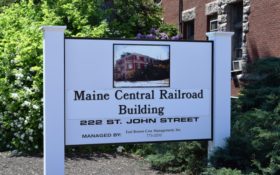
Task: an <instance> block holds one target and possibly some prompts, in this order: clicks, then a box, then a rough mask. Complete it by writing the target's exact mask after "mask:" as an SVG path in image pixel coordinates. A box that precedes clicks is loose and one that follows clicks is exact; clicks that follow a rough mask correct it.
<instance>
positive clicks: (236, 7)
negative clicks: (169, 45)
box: [159, 0, 280, 94]
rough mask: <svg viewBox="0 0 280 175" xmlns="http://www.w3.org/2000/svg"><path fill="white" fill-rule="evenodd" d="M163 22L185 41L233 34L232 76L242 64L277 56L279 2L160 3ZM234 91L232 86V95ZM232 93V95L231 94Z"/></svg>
mask: <svg viewBox="0 0 280 175" xmlns="http://www.w3.org/2000/svg"><path fill="white" fill-rule="evenodd" d="M159 3H160V4H161V5H162V7H163V11H164V19H163V20H164V21H165V22H167V23H169V24H174V25H176V26H177V27H178V29H179V30H180V31H181V33H182V34H183V36H184V38H185V39H188V40H193V39H195V40H206V39H207V38H206V35H205V33H206V32H209V31H232V32H234V33H235V35H234V36H233V48H232V75H233V76H232V77H233V80H234V81H233V82H234V84H235V87H238V80H237V77H238V75H240V74H242V68H244V65H245V63H247V62H251V61H254V60H255V59H258V58H263V57H268V56H276V57H280V44H278V43H280V1H279V0H161V1H160V2H159ZM235 90H236V89H235V88H234V87H233V92H234V91H235ZM233 94H234V93H233Z"/></svg>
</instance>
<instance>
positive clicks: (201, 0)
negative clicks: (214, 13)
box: [183, 0, 213, 40]
mask: <svg viewBox="0 0 280 175" xmlns="http://www.w3.org/2000/svg"><path fill="white" fill-rule="evenodd" d="M212 1H213V0H195V1H191V0H184V6H183V7H184V8H183V9H184V10H187V9H191V8H193V7H196V9H195V12H196V17H195V20H194V30H195V32H194V39H195V40H205V39H206V35H205V33H206V32H207V16H206V15H205V4H207V3H209V2H212Z"/></svg>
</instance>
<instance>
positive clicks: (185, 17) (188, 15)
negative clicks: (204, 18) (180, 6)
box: [182, 7, 196, 22]
mask: <svg viewBox="0 0 280 175" xmlns="http://www.w3.org/2000/svg"><path fill="white" fill-rule="evenodd" d="M195 9H196V8H195V7H194V8H191V9H188V10H185V11H183V12H182V21H184V22H187V21H192V20H194V19H195V17H196V12H195Z"/></svg>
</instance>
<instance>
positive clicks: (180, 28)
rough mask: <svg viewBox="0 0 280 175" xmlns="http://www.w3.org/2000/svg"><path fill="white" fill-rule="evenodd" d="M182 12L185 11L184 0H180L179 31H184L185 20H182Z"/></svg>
mask: <svg viewBox="0 0 280 175" xmlns="http://www.w3.org/2000/svg"><path fill="white" fill-rule="evenodd" d="M182 12H183V0H179V15H178V16H179V32H180V34H182V33H183V21H182Z"/></svg>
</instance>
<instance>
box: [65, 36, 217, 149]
mask: <svg viewBox="0 0 280 175" xmlns="http://www.w3.org/2000/svg"><path fill="white" fill-rule="evenodd" d="M105 43H106V44H105ZM100 45H102V47H101V46H100ZM123 45H124V46H125V47H130V46H131V47H137V46H140V47H142V49H143V47H144V46H147V47H154V46H161V47H165V46H166V47H167V46H168V47H169V59H170V67H171V68H170V69H171V70H170V72H169V77H170V81H171V82H172V86H173V85H175V87H176V86H177V87H178V83H179V84H182V83H183V82H186V80H187V79H188V82H187V83H185V84H190V85H184V83H183V86H187V87H188V86H190V87H197V86H200V85H197V84H201V85H203V84H204V85H203V86H207V87H208V88H209V89H207V90H209V91H210V92H208V94H209V97H207V98H209V99H208V100H209V101H207V104H206V106H207V105H209V108H210V111H209V116H210V123H209V124H207V125H206V124H203V125H202V124H200V123H201V121H203V120H205V118H203V117H201V116H200V115H198V114H190V113H189V112H187V113H184V112H183V111H184V109H179V110H178V109H177V108H176V105H174V106H173V103H174V102H176V103H178V102H177V101H182V100H175V101H174V100H173V101H172V102H170V100H169V101H168V100H166V102H165V103H167V104H166V105H164V106H165V108H168V107H170V108H172V107H171V106H173V108H174V107H175V108H176V109H175V108H174V111H173V112H172V113H170V112H169V116H168V115H165V116H162V117H171V116H176V115H177V116H178V115H190V116H192V115H194V116H196V117H197V118H196V119H195V120H198V121H196V122H195V121H193V122H192V125H195V126H192V125H191V126H190V128H196V129H191V130H190V129H187V128H188V124H187V123H186V125H184V126H179V125H180V124H178V123H172V125H174V126H168V125H166V123H164V124H161V123H159V121H157V123H155V124H154V126H149V127H147V126H146V127H145V128H146V129H144V131H147V130H150V131H151V130H154V129H160V128H166V127H170V128H168V129H170V130H172V129H173V128H175V126H177V125H178V126H177V127H178V130H182V131H172V132H173V133H165V134H162V135H163V136H161V137H154V136H153V138H152V137H149V138H148V137H146V138H145V139H144V138H143V139H142V140H140V137H145V136H144V135H148V134H150V135H151V134H154V133H155V134H154V135H158V133H156V132H152V133H146V132H145V133H143V134H126V132H125V131H123V132H118V131H119V130H122V129H123V128H127V131H128V130H132V128H131V127H129V125H125V124H124V123H125V122H124V123H123V124H122V127H120V128H116V127H117V126H114V125H110V126H108V127H107V128H108V129H105V130H103V133H106V132H105V131H107V130H110V133H108V134H110V135H111V136H110V138H109V139H110V141H107V140H108V139H107V138H104V139H103V138H97V139H94V138H93V139H91V140H93V141H89V140H90V139H86V138H83V139H82V138H80V137H81V135H84V134H83V133H102V127H103V128H105V127H106V126H100V125H99V126H98V125H95V127H93V126H91V128H94V129H95V130H96V131H95V132H92V131H91V132H89V130H90V129H89V128H90V127H89V126H77V125H78V121H77V119H78V118H77V117H74V116H73V115H74V114H72V113H75V110H73V109H74V108H78V109H77V110H76V111H79V114H76V116H94V115H102V114H101V112H102V110H104V109H111V107H112V105H111V106H109V107H107V108H106V104H104V103H103V105H102V106H100V107H99V108H98V107H95V109H100V112H96V111H93V112H90V113H85V112H83V113H82V112H80V111H91V109H92V108H94V103H92V104H91V105H89V104H88V108H84V106H85V105H84V104H85V103H86V102H85V101H83V102H81V103H83V104H80V105H79V106H78V104H77V102H76V101H75V102H74V101H73V100H72V99H73V95H71V97H70V98H69V97H68V96H70V95H69V94H67V93H68V91H69V89H67V88H69V87H68V86H70V87H72V86H76V87H75V88H74V89H76V88H77V87H78V88H82V89H83V90H85V87H87V86H88V85H87V84H88V83H85V85H80V84H83V83H84V81H85V80H84V81H80V79H83V78H84V77H87V78H86V79H89V78H88V77H89V75H93V77H91V78H93V79H96V78H94V75H99V74H102V80H103V81H104V79H105V81H106V80H107V79H109V80H110V79H111V78H112V77H110V76H109V75H107V74H106V72H110V69H111V68H112V69H113V65H114V63H113V65H110V63H111V62H110V57H111V54H110V53H108V54H106V53H104V54H105V56H103V55H102V56H103V57H102V59H101V60H98V62H97V60H95V59H93V58H94V57H93V56H92V55H94V54H97V53H96V50H98V51H99V50H108V52H110V51H109V50H110V49H112V48H111V47H113V50H112V52H113V57H114V54H115V52H114V49H115V46H123ZM171 47H172V48H173V50H172V49H171ZM177 47H179V48H182V49H184V48H188V49H187V52H185V51H186V49H185V50H184V51H183V50H182V49H177ZM85 48H86V49H85ZM89 48H97V49H95V50H92V49H91V50H88V49H89ZM145 49H146V48H145ZM147 49H149V48H147ZM170 49H171V50H170ZM67 50H68V51H67ZM201 50H205V51H207V52H206V53H209V54H210V55H208V54H206V53H204V52H201ZM175 51H176V55H175ZM170 52H171V54H170ZM101 53H102V52H101ZM194 54H196V56H194ZM86 55H87V56H86ZM106 55H107V56H106ZM170 56H171V57H170ZM172 56H173V57H175V58H176V59H177V62H175V60H176V59H175V58H172ZM84 57H85V58H84ZM108 57H109V58H108ZM177 57H179V58H177ZM205 57H207V59H209V60H206V58H205ZM103 58H104V59H106V61H104V59H103ZM185 58H188V59H185ZM173 59H175V60H173ZM72 60H75V61H72ZM108 60H109V61H108ZM90 61H92V64H91V63H90ZM178 61H179V63H178ZM213 61H214V60H213V41H173V40H163V41H155V40H144V41H143V40H137V39H94V38H72V37H71V38H70V37H67V38H65V62H66V63H65V72H66V73H65V77H66V78H65V81H69V82H70V83H69V82H66V83H65V84H66V87H65V88H66V89H65V93H66V94H65V96H66V106H65V108H66V109H65V111H66V114H65V115H69V116H72V118H73V119H74V120H69V119H68V117H66V116H65V125H66V126H65V128H66V130H65V133H66V145H84V144H87V145H91V144H116V143H153V142H167V141H191V140H206V141H209V140H212V138H213V76H214V75H213V71H214V70H213V65H214V62H213ZM103 62H105V63H103ZM188 62H191V63H192V64H190V65H187V66H185V67H184V70H182V69H180V70H178V71H177V70H175V69H179V67H177V66H179V65H185V64H188ZM85 63H87V64H86V65H85ZM175 63H176V67H175V66H172V64H175ZM184 63H185V64H184ZM79 64H80V65H83V69H81V68H80V67H81V66H77V65H79ZM94 64H95V65H101V66H100V67H102V70H103V69H106V71H103V72H102V70H99V67H97V66H95V67H90V66H88V65H94ZM208 64H209V65H208ZM193 65H196V66H193ZM67 67H69V68H68V69H69V70H68V69H67ZM197 67H203V68H202V70H199V71H198V70H197ZM84 69H86V70H85V73H81V71H82V72H83V70H84ZM92 69H93V70H92ZM95 69H96V71H95ZM108 69H109V70H108ZM172 69H173V70H172ZM189 69H192V72H191V71H190V70H189ZM89 70H90V71H89ZM185 70H187V71H185ZM182 71H183V72H182ZM184 71H185V72H184ZM208 71H209V72H208ZM72 72H74V73H72ZM175 72H177V74H175ZM68 74H69V75H68ZM78 74H79V75H78ZM109 74H110V73H109ZM173 74H174V75H173ZM179 74H180V75H179ZM181 74H184V80H183V79H182V78H177V76H180V77H182V76H181ZM193 74H196V75H197V77H199V78H197V77H193ZM201 74H202V75H201ZM71 77H74V80H73V78H71ZM75 77H79V81H78V78H75ZM82 77H83V78H82ZM104 77H105V78H104ZM108 77H109V78H108ZM205 77H207V78H205ZM176 78H177V81H183V82H176ZM203 78H204V80H201V79H203ZM208 78H209V80H208ZM196 79H199V80H196ZM174 81H175V82H176V83H175V82H174ZM204 81H205V82H207V83H209V84H207V83H204ZM86 82H88V80H86ZM68 84H70V85H68ZM71 84H73V85H71ZM77 84H78V85H77ZM100 84H102V82H101V78H99V80H98V81H97V82H96V84H91V86H89V87H88V88H94V87H99V88H100V86H101V88H102V89H108V88H110V87H111V85H110V83H108V82H107V83H106V85H107V86H105V87H104V86H102V85H100ZM108 84H109V85H108ZM205 84H207V85H205ZM170 87H171V83H170V82H169V84H168V86H166V87H163V86H152V87H149V86H147V85H144V86H133V87H128V86H121V87H115V84H114V82H113V85H112V87H111V88H113V89H112V90H116V89H122V90H123V91H125V89H133V90H132V91H136V90H137V91H141V89H146V88H147V89H148V88H149V89H154V91H155V92H157V90H159V88H164V89H166V88H167V89H170ZM70 89H71V90H72V89H73V88H70ZM102 89H101V90H102ZM91 90H96V89H91ZM99 90H100V89H99ZM173 90H174V89H173ZM170 91H171V90H170ZM201 91H202V90H201ZM88 92H90V90H89V91H88ZM155 92H154V93H155ZM71 93H72V92H71ZM110 96H111V97H112V96H113V95H112V94H110ZM204 96H208V95H207V93H206V95H204ZM203 100H204V99H203ZM110 101H113V102H112V103H113V104H114V106H116V105H117V103H118V101H116V100H115V101H114V100H113V99H110ZM189 101H190V100H189ZM192 101H193V102H192V103H194V104H197V105H194V106H192V107H191V106H190V105H191V102H188V100H187V101H184V102H181V103H178V105H180V104H181V105H183V106H186V105H187V106H188V108H191V110H190V111H194V110H195V109H194V108H196V107H195V106H199V110H197V111H198V112H199V114H202V113H205V112H202V111H203V110H205V109H204V108H205V107H204V108H203V107H202V106H205V105H204V104H202V103H196V100H192ZM204 101H206V99H205V100H204ZM169 102H170V103H169ZM96 103H98V101H96ZM138 103H140V102H137V104H138ZM150 103H152V102H150ZM157 103H163V102H162V101H156V99H153V104H154V105H155V104H157ZM208 103H209V104H208ZM69 104H71V106H70V105H69ZM75 104H76V105H75ZM122 104H126V102H124V101H123V102H122ZM135 104H136V102H135ZM76 106H78V107H76ZM67 108H68V109H67ZM185 109H187V108H185ZM69 111H70V112H69ZM73 111H74V112H73ZM106 111H108V110H105V112H106ZM176 111H177V113H178V114H176ZM76 113H77V112H76ZM110 115H113V116H114V117H115V116H116V113H114V114H111V113H110V112H108V114H107V113H106V114H103V116H110ZM131 116H132V115H131ZM142 116H143V115H141V116H140V117H142ZM114 117H113V118H114ZM118 117H119V118H122V119H120V120H123V117H124V116H118ZM134 117H135V118H137V116H134ZM138 117H139V116H138ZM144 117H145V116H144ZM150 117H153V118H154V116H150ZM116 118H117V117H116ZM131 118H133V117H131ZM188 118H194V117H188ZM207 118H208V117H207ZM70 119H71V117H70ZM81 119H82V118H81ZM93 119H94V118H90V121H93ZM159 119H161V118H159ZM159 119H158V120H159ZM71 121H72V122H71ZM84 121H86V120H84ZM99 121H100V120H99ZM204 122H205V121H203V123H204ZM67 123H69V124H67ZM75 123H76V125H75ZM103 123H105V122H104V121H103ZM188 123H190V122H188ZM67 125H69V126H67ZM102 125H104V124H102ZM156 125H161V127H156ZM196 125H197V126H196ZM205 125H206V126H205ZM134 126H135V127H141V125H139V124H137V125H135V124H134ZM142 126H143V125H142ZM69 127H70V129H69ZM85 127H87V128H86V129H84V128H85ZM207 127H209V128H210V131H207V133H208V135H209V136H203V135H202V133H203V132H202V130H207V129H206V128H207ZM115 128H116V129H115ZM129 128H130V129H129ZM174 130H175V129H174ZM175 132H176V133H175ZM115 133H117V134H121V135H122V136H121V137H123V139H119V138H118V137H114V136H113V135H114V134H115ZM183 133H186V134H187V135H186V136H184V137H182V136H181V135H183ZM189 133H192V134H191V136H189ZM123 135H124V136H123ZM165 135H169V136H165ZM192 135H193V136H192ZM199 135H201V136H199ZM129 136H130V138H129ZM179 136H181V137H179ZM177 137H178V138H177ZM124 140H125V141H124Z"/></svg>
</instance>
